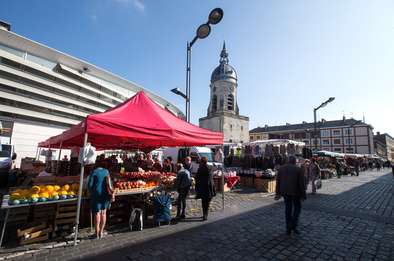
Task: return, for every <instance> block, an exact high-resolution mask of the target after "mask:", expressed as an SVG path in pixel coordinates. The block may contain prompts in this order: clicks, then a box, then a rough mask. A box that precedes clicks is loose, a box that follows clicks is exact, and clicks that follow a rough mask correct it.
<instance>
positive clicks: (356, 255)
mask: <svg viewBox="0 0 394 261" xmlns="http://www.w3.org/2000/svg"><path fill="white" fill-rule="evenodd" d="M387 172H388V171H387V170H386V173H387ZM241 192H242V191H241ZM318 192H319V193H318V195H314V196H312V195H309V196H308V199H307V201H306V202H305V204H304V208H303V211H302V213H301V220H300V230H301V235H293V236H290V237H289V236H286V235H285V234H284V206H283V202H282V201H278V202H277V201H274V200H273V197H266V196H264V195H263V194H262V193H251V191H246V192H245V191H244V192H243V193H228V194H227V195H226V208H225V211H224V212H222V211H218V210H216V211H215V212H213V213H212V215H211V216H210V220H209V221H207V222H201V221H199V220H198V219H196V218H195V217H191V218H189V219H187V220H186V221H184V222H180V223H178V224H176V225H170V226H162V227H159V228H151V229H145V230H143V231H140V232H123V233H110V234H109V235H108V236H107V237H106V238H104V239H102V240H87V239H85V240H82V241H81V243H80V244H79V245H78V246H76V247H62V248H56V249H47V250H42V251H40V252H37V253H34V254H29V255H24V256H21V257H20V259H21V260H22V259H24V260H26V259H29V260H31V259H32V260H78V259H86V260H394V212H393V203H394V202H393V201H394V199H393V194H394V179H393V177H392V175H391V173H390V174H384V172H383V171H381V172H379V173H378V172H362V173H361V174H360V176H359V177H343V178H341V179H330V180H324V181H323V188H322V189H321V190H319V191H318ZM193 201H194V200H192V201H191V204H194V203H193ZM218 201H219V203H218ZM218 204H219V205H220V197H217V198H216V199H215V202H214V203H213V208H214V209H217V208H218ZM194 208H195V207H194V206H192V207H191V210H193V209H194ZM192 214H193V215H192V216H198V215H199V213H197V212H192Z"/></svg>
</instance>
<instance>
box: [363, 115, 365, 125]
mask: <svg viewBox="0 0 394 261" xmlns="http://www.w3.org/2000/svg"><path fill="white" fill-rule="evenodd" d="M363 122H364V123H365V114H364V112H363Z"/></svg>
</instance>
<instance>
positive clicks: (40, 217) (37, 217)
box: [33, 204, 56, 224]
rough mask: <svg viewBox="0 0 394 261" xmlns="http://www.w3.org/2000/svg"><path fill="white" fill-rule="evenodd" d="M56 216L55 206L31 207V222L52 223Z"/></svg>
mask: <svg viewBox="0 0 394 261" xmlns="http://www.w3.org/2000/svg"><path fill="white" fill-rule="evenodd" d="M55 215H56V205H55V204H48V205H37V206H33V220H34V221H40V222H47V223H48V224H50V223H52V222H53V220H54V219H55Z"/></svg>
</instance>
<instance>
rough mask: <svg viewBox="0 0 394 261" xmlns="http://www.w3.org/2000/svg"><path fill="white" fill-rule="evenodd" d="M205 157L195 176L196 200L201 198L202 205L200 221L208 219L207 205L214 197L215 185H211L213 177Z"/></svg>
mask: <svg viewBox="0 0 394 261" xmlns="http://www.w3.org/2000/svg"><path fill="white" fill-rule="evenodd" d="M207 162H208V159H207V157H202V158H201V160H200V166H199V168H198V170H197V174H196V198H201V203H202V212H203V217H202V219H203V220H204V221H205V220H207V219H208V211H209V204H210V202H211V199H212V198H213V197H214V196H216V191H215V185H214V183H213V176H212V174H211V171H210V169H209V167H208V165H207Z"/></svg>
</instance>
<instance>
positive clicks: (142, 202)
mask: <svg viewBox="0 0 394 261" xmlns="http://www.w3.org/2000/svg"><path fill="white" fill-rule="evenodd" d="M158 189H159V186H154V187H147V188H133V189H127V190H119V191H115V202H113V203H112V204H111V208H110V209H109V217H110V218H108V221H110V222H111V220H112V222H115V224H118V223H123V222H125V221H127V220H128V221H129V225H131V223H132V222H133V220H130V219H132V216H133V214H132V213H133V210H135V209H140V210H142V213H141V215H142V214H143V218H144V219H145V218H146V217H147V202H148V199H149V195H150V193H152V192H154V191H156V190H158ZM118 197H119V198H118ZM136 206H137V207H136ZM130 227H131V226H130ZM141 229H142V226H141Z"/></svg>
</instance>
